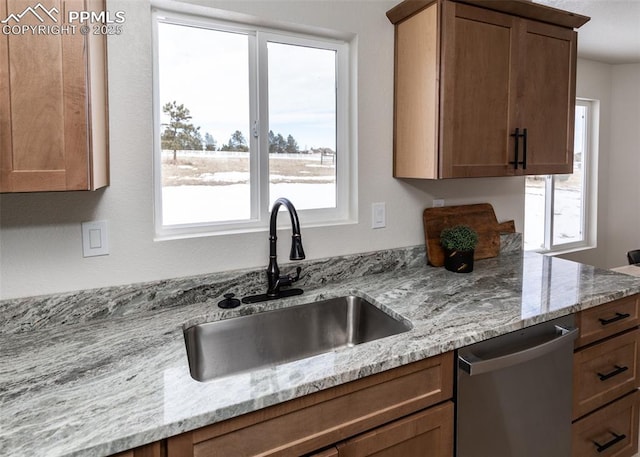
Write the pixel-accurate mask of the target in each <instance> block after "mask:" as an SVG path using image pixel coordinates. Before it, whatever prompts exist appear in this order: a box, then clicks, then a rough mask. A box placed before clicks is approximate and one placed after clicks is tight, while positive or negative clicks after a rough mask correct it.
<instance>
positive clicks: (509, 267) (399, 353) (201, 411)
mask: <svg viewBox="0 0 640 457" xmlns="http://www.w3.org/2000/svg"><path fill="white" fill-rule="evenodd" d="M422 263H424V262H422ZM638 292H640V278H635V277H632V276H628V275H623V274H619V273H616V272H612V271H608V270H599V269H595V268H593V267H590V266H586V265H581V264H578V263H573V262H569V261H565V260H562V259H558V258H553V257H546V256H542V255H539V254H534V253H524V254H522V253H515V254H509V255H501V256H500V257H496V258H493V259H488V260H482V261H477V262H476V266H475V271H474V272H473V273H470V274H456V273H451V272H448V271H446V270H445V269H444V268H433V267H429V266H426V265H423V264H417V265H416V264H411V265H410V266H407V267H403V268H399V269H394V270H391V271H389V272H386V273H377V274H371V275H367V276H363V277H359V278H352V279H344V280H341V281H338V282H333V283H327V284H324V285H322V286H320V287H318V288H315V289H313V288H311V287H310V286H306V287H305V294H304V295H301V296H299V297H293V298H290V299H285V300H277V301H273V302H267V303H263V304H257V305H242V306H241V307H240V308H238V309H237V310H234V311H224V312H222V311H221V310H219V309H218V308H217V306H215V303H216V301H215V300H208V301H205V302H202V303H194V304H191V305H185V306H180V307H177V308H169V309H163V310H159V311H153V310H146V311H145V312H141V313H138V314H135V313H133V314H128V315H124V316H110V317H108V318H104V319H97V320H93V321H89V322H79V323H75V324H66V325H59V326H52V327H44V328H41V329H37V330H31V331H25V332H18V333H5V332H3V334H2V336H0V348H1V351H0V455H2V456H11V457H20V456H29V457H36V456H46V457H56V456H91V457H97V456H104V455H110V454H112V453H116V452H119V451H122V450H126V449H129V448H133V447H136V446H139V445H142V444H145V443H149V442H153V441H156V440H159V439H162V438H166V437H169V436H172V435H176V434H179V433H181V432H184V431H188V430H192V429H195V428H198V427H202V426H205V425H208V424H211V423H215V422H218V421H221V420H224V419H228V418H231V417H234V416H238V415H240V414H243V413H247V412H250V411H254V410H256V409H259V408H262V407H266V406H269V405H273V404H276V403H278V402H282V401H285V400H289V399H292V398H295V397H299V396H302V395H305V394H309V393H312V392H316V391H318V390H321V389H324V388H328V387H332V386H335V385H338V384H340V383H344V382H348V381H352V380H355V379H358V378H361V377H364V376H367V375H370V374H373V373H378V372H380V371H383V370H386V369H390V368H394V367H397V366H400V365H403V364H407V363H410V362H413V361H417V360H421V359H424V358H427V357H430V356H434V355H437V354H441V353H443V352H447V351H450V350H453V349H456V348H459V347H462V346H465V345H468V344H470V343H473V342H476V341H480V340H483V339H487V338H490V337H493V336H497V335H500V334H503V333H507V332H510V331H513V330H517V329H520V328H522V327H525V326H529V325H532V324H535V323H538V322H542V321H545V320H549V319H552V318H555V317H559V316H561V315H565V314H569V313H572V312H575V311H578V310H580V309H585V308H589V307H592V306H596V305H599V304H602V303H605V302H608V301H611V300H615V299H618V298H621V297H624V296H628V295H631V294H634V293H638ZM346 294H355V295H359V296H361V297H363V298H366V299H368V300H369V301H371V302H372V303H374V304H375V305H377V306H379V307H381V308H382V309H383V310H385V311H387V312H389V313H391V314H392V315H395V316H398V317H401V318H403V319H407V320H409V321H411V323H412V325H413V329H412V330H410V331H409V332H406V333H402V334H400V335H395V336H391V337H388V338H384V339H381V340H377V341H373V342H370V343H366V344H362V345H358V346H355V347H352V348H345V349H340V350H337V351H335V352H330V353H326V354H322V355H318V356H314V357H310V358H307V359H303V360H300V361H296V362H291V363H287V364H283V365H280V366H276V367H271V368H266V369H262V370H256V371H254V372H251V373H246V374H239V375H235V376H229V377H226V378H221V379H217V380H213V381H209V382H204V383H201V382H197V381H194V380H193V379H192V378H191V377H190V375H189V368H188V365H187V357H186V350H185V346H184V339H183V329H184V328H185V327H187V326H189V325H193V324H195V323H201V322H207V321H211V320H216V319H220V318H221V317H230V316H234V315H240V314H248V313H251V312H255V311H260V310H265V309H272V308H274V307H285V306H291V305H295V304H298V303H304V302H309V301H315V300H319V299H322V298H327V297H331V296H341V295H346Z"/></svg>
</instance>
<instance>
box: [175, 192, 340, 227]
mask: <svg viewBox="0 0 640 457" xmlns="http://www.w3.org/2000/svg"><path fill="white" fill-rule="evenodd" d="M269 195H271V200H272V201H273V200H275V199H276V198H278V197H283V196H286V197H287V198H289V199H290V200H291V201H292V202H293V204H294V205H295V207H296V209H298V210H302V209H307V208H333V207H335V200H336V189H335V184H334V183H323V184H317V183H280V184H271V185H270V187H269ZM162 201H163V217H162V219H163V225H176V224H195V223H202V222H216V221H228V220H246V219H249V217H250V208H251V201H250V194H249V185H248V184H229V185H223V186H172V187H163V188H162Z"/></svg>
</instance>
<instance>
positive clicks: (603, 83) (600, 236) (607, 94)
mask: <svg viewBox="0 0 640 457" xmlns="http://www.w3.org/2000/svg"><path fill="white" fill-rule="evenodd" d="M576 97H578V98H586V99H590V100H596V101H597V102H598V107H599V121H598V122H599V126H598V141H597V146H598V162H597V164H596V165H597V176H598V182H597V194H596V200H597V205H596V208H595V209H596V211H597V215H596V217H595V218H594V219H595V220H596V222H597V234H596V235H597V238H596V248H595V249H588V250H584V251H578V252H575V253H571V254H567V255H563V256H562V257H563V258H566V259H569V260H575V261H577V262H582V263H587V264H590V265H596V266H599V267H606V254H605V253H606V244H607V239H606V233H607V227H606V225H607V220H608V213H609V211H608V209H609V204H608V200H609V197H608V196H609V172H610V167H609V158H610V156H611V65H609V64H606V63H600V62H594V61H591V60H585V59H578V64H577V71H576Z"/></svg>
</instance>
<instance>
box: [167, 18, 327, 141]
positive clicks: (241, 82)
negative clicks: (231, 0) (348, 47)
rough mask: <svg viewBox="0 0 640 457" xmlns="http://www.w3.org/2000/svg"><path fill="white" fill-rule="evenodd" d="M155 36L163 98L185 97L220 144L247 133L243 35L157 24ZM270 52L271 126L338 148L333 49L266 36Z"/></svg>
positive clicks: (195, 116)
mask: <svg viewBox="0 0 640 457" xmlns="http://www.w3.org/2000/svg"><path fill="white" fill-rule="evenodd" d="M158 40H159V74H160V78H159V86H160V103H161V104H163V105H164V104H165V103H167V102H169V101H173V100H175V101H177V102H178V104H184V105H185V106H186V107H187V108H188V109H189V110H190V111H191V115H192V116H193V119H192V121H193V123H194V125H196V126H200V127H201V129H200V131H201V132H202V136H203V138H204V134H205V133H206V132H209V133H211V134H212V135H213V137H214V138H215V139H216V141H217V142H218V146H221V145H222V144H223V143H227V142H228V141H229V137H230V136H231V134H232V133H233V132H234V131H235V130H240V131H242V133H243V134H244V136H245V138H246V139H247V140H249V134H250V120H249V91H248V87H249V74H248V72H249V70H248V61H249V57H248V41H249V38H248V37H247V35H243V34H237V33H229V32H220V31H213V30H207V29H200V28H195V27H186V26H181V25H173V24H163V23H160V24H159V38H158ZM268 56H269V57H268V58H269V99H270V111H269V117H270V125H269V127H270V129H271V130H273V131H274V132H275V133H276V134H277V133H281V134H282V135H283V136H284V137H285V139H286V137H287V135H288V134H291V135H293V137H294V138H295V139H296V141H297V142H298V145H299V146H300V148H301V149H304V148H307V147H309V148H310V147H330V148H332V149H334V150H335V122H336V120H335V53H334V52H333V51H327V50H320V49H313V48H307V47H300V46H291V45H283V44H278V43H269V45H268ZM163 122H164V120H163Z"/></svg>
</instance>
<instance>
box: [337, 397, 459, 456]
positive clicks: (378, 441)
mask: <svg viewBox="0 0 640 457" xmlns="http://www.w3.org/2000/svg"><path fill="white" fill-rule="evenodd" d="M337 448H338V456H339V457H367V456H376V457H399V456H402V457H419V456H424V455H429V456H431V457H451V456H453V403H452V402H450V401H449V402H446V403H444V404H441V405H438V406H434V407H433V408H429V409H427V410H424V411H420V412H419V413H415V414H412V415H411V416H408V417H405V418H403V419H399V420H397V421H394V422H392V423H390V424H388V425H385V426H382V427H379V428H377V429H375V430H372V431H370V432H367V433H364V434H362V435H359V436H356V437H355V438H351V439H349V440H347V441H345V442H343V443H338V445H337Z"/></svg>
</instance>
